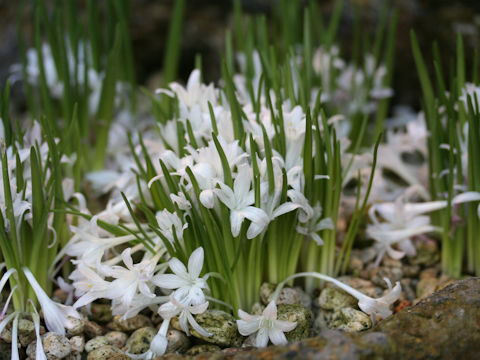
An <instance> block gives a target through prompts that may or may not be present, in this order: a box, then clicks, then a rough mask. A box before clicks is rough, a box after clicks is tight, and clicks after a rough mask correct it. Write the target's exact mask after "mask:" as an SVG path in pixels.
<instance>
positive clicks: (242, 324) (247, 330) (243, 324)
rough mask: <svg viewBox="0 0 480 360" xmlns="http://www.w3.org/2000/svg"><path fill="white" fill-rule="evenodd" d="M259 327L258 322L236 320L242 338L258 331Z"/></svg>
mask: <svg viewBox="0 0 480 360" xmlns="http://www.w3.org/2000/svg"><path fill="white" fill-rule="evenodd" d="M259 325H260V321H259V320H253V321H245V320H237V327H238V332H239V333H240V334H242V335H243V336H248V335H251V334H253V333H254V332H255V331H257V330H258V328H259Z"/></svg>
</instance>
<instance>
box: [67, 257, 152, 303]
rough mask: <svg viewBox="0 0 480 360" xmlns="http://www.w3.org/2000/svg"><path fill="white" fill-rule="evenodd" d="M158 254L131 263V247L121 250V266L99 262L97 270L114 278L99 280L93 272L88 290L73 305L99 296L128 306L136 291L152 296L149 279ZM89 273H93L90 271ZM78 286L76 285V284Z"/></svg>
mask: <svg viewBox="0 0 480 360" xmlns="http://www.w3.org/2000/svg"><path fill="white" fill-rule="evenodd" d="M158 258H159V257H158V255H157V256H155V257H153V258H151V259H145V260H143V261H141V262H140V263H138V264H133V261H132V256H131V248H127V249H125V250H124V251H123V252H122V260H123V263H124V264H125V266H126V267H127V268H126V269H125V268H124V267H123V266H117V265H115V266H108V265H101V264H99V271H100V272H102V273H103V274H105V275H106V276H108V277H111V278H114V279H115V280H113V281H112V282H108V281H104V282H100V280H99V277H98V275H96V274H95V278H94V279H93V280H94V281H96V282H95V284H92V287H91V289H90V291H88V292H86V293H85V294H84V295H83V296H82V297H81V298H80V299H78V300H77V301H76V302H75V304H74V307H75V308H78V307H80V306H83V305H87V304H89V303H91V302H92V301H94V300H95V299H99V298H107V299H113V300H118V301H119V302H120V303H121V304H122V305H124V306H126V307H129V306H130V305H131V304H132V300H133V298H134V296H135V295H136V294H137V292H140V293H141V294H142V295H143V296H145V297H149V298H153V297H155V294H154V293H153V292H152V290H151V289H150V281H151V280H152V278H153V271H154V270H155V266H156V265H157V262H158ZM91 273H95V272H94V271H92V272H91ZM77 286H78V285H77Z"/></svg>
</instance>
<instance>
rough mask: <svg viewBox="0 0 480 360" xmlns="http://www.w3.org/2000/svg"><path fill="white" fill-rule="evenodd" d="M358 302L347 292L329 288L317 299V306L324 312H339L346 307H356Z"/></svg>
mask: <svg viewBox="0 0 480 360" xmlns="http://www.w3.org/2000/svg"><path fill="white" fill-rule="evenodd" d="M357 302H358V300H357V299H355V298H354V297H353V296H351V295H349V294H347V293H346V292H345V291H343V290H341V289H339V288H337V287H333V286H327V287H326V288H325V289H323V290H322V292H321V293H320V296H319V297H318V299H317V305H318V306H319V307H321V308H322V309H324V310H337V309H341V308H344V307H355V306H356V305H357Z"/></svg>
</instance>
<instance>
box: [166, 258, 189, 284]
mask: <svg viewBox="0 0 480 360" xmlns="http://www.w3.org/2000/svg"><path fill="white" fill-rule="evenodd" d="M168 266H170V269H171V270H172V271H173V272H174V273H175V274H176V275H178V276H180V277H182V278H184V279H188V273H187V268H186V267H185V265H183V263H182V262H181V261H180V260H178V259H177V258H172V259H171V260H170V261H169V262H168Z"/></svg>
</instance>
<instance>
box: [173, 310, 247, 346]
mask: <svg viewBox="0 0 480 360" xmlns="http://www.w3.org/2000/svg"><path fill="white" fill-rule="evenodd" d="M195 320H196V321H197V323H198V325H200V326H201V327H202V328H204V329H205V330H206V331H207V332H209V333H210V334H211V335H210V336H209V337H205V336H203V335H200V334H199V333H198V332H197V331H196V330H195V329H193V328H192V327H191V326H190V325H189V330H190V333H191V334H192V336H193V337H196V338H198V339H201V340H204V341H206V342H209V343H212V344H215V345H218V346H223V347H225V346H240V345H241V343H242V337H241V335H240V334H239V333H238V329H237V322H236V320H235V318H234V317H233V316H232V315H230V314H228V313H226V312H225V311H221V310H207V311H205V312H204V313H202V314H198V315H195ZM172 326H173V327H174V328H175V329H177V330H182V328H181V327H180V323H179V320H178V317H174V318H173V319H172Z"/></svg>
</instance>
